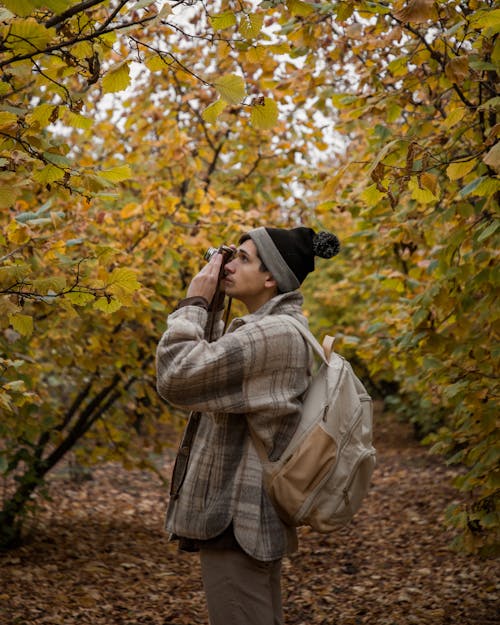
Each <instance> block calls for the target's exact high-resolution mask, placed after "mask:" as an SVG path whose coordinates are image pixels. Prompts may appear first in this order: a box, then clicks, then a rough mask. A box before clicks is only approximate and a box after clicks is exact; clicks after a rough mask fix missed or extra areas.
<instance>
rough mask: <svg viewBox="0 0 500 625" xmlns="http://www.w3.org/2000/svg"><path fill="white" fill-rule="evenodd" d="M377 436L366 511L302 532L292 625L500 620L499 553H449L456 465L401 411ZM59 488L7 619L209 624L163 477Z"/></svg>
mask: <svg viewBox="0 0 500 625" xmlns="http://www.w3.org/2000/svg"><path fill="white" fill-rule="evenodd" d="M376 434H377V436H376V446H377V449H378V461H379V462H378V468H377V470H376V473H375V476H374V485H373V488H372V490H371V492H370V495H369V497H368V499H367V500H366V503H365V505H364V507H363V510H362V512H361V513H360V514H359V515H358V516H357V517H356V519H355V520H354V521H353V522H352V524H351V525H350V526H348V527H344V528H342V529H339V531H338V532H336V533H334V534H330V535H325V536H322V535H319V534H317V533H313V532H309V531H307V530H301V532H300V534H301V547H300V551H299V553H298V554H297V555H296V556H294V557H293V558H292V559H291V560H287V561H286V562H285V564H284V599H285V606H286V612H285V614H286V624H287V625H320V624H321V625H359V624H369V625H426V624H429V625H431V624H432V625H451V624H453V625H493V624H494V623H500V620H499V617H498V614H499V613H500V610H499V607H500V606H499V597H500V577H499V572H500V567H499V565H498V562H497V561H495V560H481V559H479V558H476V557H470V556H464V555H457V554H455V553H453V552H451V551H450V550H449V548H448V543H449V541H450V538H451V536H450V534H449V533H448V532H446V531H445V530H444V529H443V524H442V516H443V514H442V513H443V509H444V507H445V505H446V504H447V503H448V502H450V501H451V500H452V499H453V497H454V496H455V493H454V491H453V490H452V489H451V488H450V487H449V480H450V477H452V476H453V471H451V470H450V469H449V468H447V467H445V466H444V465H443V464H442V463H441V462H440V461H439V460H438V459H436V458H432V457H429V456H428V455H427V453H426V450H425V449H424V448H422V447H420V446H419V445H418V444H417V443H415V442H414V441H413V440H412V438H411V434H410V430H409V428H408V427H407V426H404V425H401V424H399V423H396V422H395V421H394V420H393V419H391V418H389V417H383V418H379V419H378V422H377V427H376ZM50 490H51V494H52V497H53V499H52V501H51V502H50V503H49V504H44V509H43V510H42V512H41V514H40V515H39V517H38V521H37V525H36V527H34V528H33V533H32V535H31V537H30V539H29V541H28V542H27V543H26V544H25V545H24V546H23V547H21V548H19V549H17V550H15V551H12V552H10V553H8V554H4V555H3V556H1V558H0V623H1V625H35V624H36V625H42V624H45V625H63V624H64V625H72V624H73V623H75V624H76V623H81V624H87V623H88V624H92V625H115V624H116V625H139V624H141V625H142V624H144V625H146V624H147V625H170V624H172V625H174V624H177V625H180V624H189V625H198V624H206V623H207V618H206V614H205V608H204V599H203V592H202V588H201V584H200V576H199V569H198V562H197V557H196V555H191V554H179V553H178V552H177V550H176V547H175V545H173V544H171V543H169V542H168V541H167V537H166V535H165V533H164V532H163V515H164V510H165V500H166V495H165V492H164V489H163V487H162V486H161V485H160V482H159V480H158V479H157V478H156V477H155V476H153V475H151V474H149V473H143V472H138V471H134V472H127V471H125V470H124V469H122V468H121V467H119V466H117V465H108V466H105V467H102V468H100V469H98V470H96V471H94V473H93V479H92V480H91V481H86V482H83V483H79V484H77V483H74V482H72V481H69V480H68V479H67V477H65V476H64V474H59V475H55V476H54V477H53V479H52V482H51V485H50ZM228 625H231V624H230V623H228ZM256 625H259V624H258V623H256Z"/></svg>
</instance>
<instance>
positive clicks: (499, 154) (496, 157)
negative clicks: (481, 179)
mask: <svg viewBox="0 0 500 625" xmlns="http://www.w3.org/2000/svg"><path fill="white" fill-rule="evenodd" d="M483 161H484V162H485V163H486V165H488V167H491V169H494V170H495V171H496V172H497V174H498V173H500V143H495V145H494V146H493V147H492V148H491V150H489V152H488V153H487V154H485V155H484V156H483Z"/></svg>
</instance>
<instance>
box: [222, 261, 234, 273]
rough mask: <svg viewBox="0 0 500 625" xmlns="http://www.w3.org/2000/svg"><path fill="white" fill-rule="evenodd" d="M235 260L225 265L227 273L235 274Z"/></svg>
mask: <svg viewBox="0 0 500 625" xmlns="http://www.w3.org/2000/svg"><path fill="white" fill-rule="evenodd" d="M233 261H234V259H233V260H230V261H229V262H228V263H226V264H225V265H224V270H225V271H226V273H234V267H233Z"/></svg>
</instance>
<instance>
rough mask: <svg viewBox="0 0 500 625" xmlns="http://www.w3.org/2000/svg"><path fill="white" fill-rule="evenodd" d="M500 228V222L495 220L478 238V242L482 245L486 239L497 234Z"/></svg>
mask: <svg viewBox="0 0 500 625" xmlns="http://www.w3.org/2000/svg"><path fill="white" fill-rule="evenodd" d="M498 228H500V221H497V220H495V221H494V222H493V223H491V224H490V225H489V226H488V227H487V228H485V229H484V230H483V231H482V232H481V234H480V235H479V236H478V237H477V240H478V242H479V243H481V242H482V241H485V240H486V239H488V238H489V237H491V235H492V234H495V232H496V231H497V230H498Z"/></svg>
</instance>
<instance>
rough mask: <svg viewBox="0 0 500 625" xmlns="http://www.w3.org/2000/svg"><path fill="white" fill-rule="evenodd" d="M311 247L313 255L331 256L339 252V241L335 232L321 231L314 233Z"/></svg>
mask: <svg viewBox="0 0 500 625" xmlns="http://www.w3.org/2000/svg"><path fill="white" fill-rule="evenodd" d="M312 247H313V252H314V255H315V256H319V257H320V258H332V256H337V254H338V253H339V252H340V241H339V240H338V238H337V236H336V235H335V234H333V233H331V232H325V231H322V232H318V233H317V234H315V235H314V237H313V242H312Z"/></svg>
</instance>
